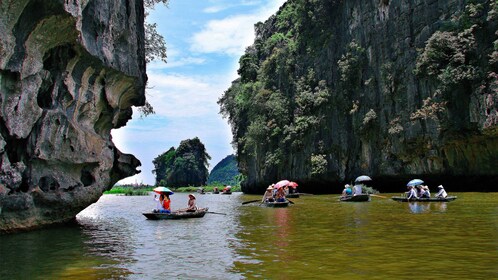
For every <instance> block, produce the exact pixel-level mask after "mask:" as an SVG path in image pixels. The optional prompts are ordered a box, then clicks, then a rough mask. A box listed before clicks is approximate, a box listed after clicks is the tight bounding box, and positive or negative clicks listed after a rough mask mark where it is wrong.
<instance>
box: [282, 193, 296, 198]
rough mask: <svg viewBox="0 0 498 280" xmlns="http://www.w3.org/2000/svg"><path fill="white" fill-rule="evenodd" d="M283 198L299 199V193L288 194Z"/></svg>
mask: <svg viewBox="0 0 498 280" xmlns="http://www.w3.org/2000/svg"><path fill="white" fill-rule="evenodd" d="M285 197H288V198H299V193H290V194H287V195H285Z"/></svg>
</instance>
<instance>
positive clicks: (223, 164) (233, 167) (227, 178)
mask: <svg viewBox="0 0 498 280" xmlns="http://www.w3.org/2000/svg"><path fill="white" fill-rule="evenodd" d="M239 175H240V172H239V168H238V167H237V159H236V158H235V156H234V155H229V156H227V157H226V158H224V159H222V160H221V161H220V162H219V163H218V164H216V166H215V167H214V168H213V170H211V173H210V174H209V178H208V184H222V185H231V186H234V185H238V184H239V182H238V178H239Z"/></svg>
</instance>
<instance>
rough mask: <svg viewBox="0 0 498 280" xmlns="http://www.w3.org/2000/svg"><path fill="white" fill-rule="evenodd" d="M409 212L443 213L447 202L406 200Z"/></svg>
mask: <svg viewBox="0 0 498 280" xmlns="http://www.w3.org/2000/svg"><path fill="white" fill-rule="evenodd" d="M408 207H409V208H410V212H412V213H414V214H420V213H431V212H435V213H443V212H446V209H447V202H432V203H431V202H417V201H414V202H408Z"/></svg>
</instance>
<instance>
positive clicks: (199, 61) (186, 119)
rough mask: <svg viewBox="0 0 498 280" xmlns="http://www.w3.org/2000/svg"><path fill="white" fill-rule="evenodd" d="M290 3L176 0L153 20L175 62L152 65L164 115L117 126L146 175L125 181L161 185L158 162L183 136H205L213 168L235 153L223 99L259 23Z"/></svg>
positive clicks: (152, 93) (151, 92)
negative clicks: (223, 112) (221, 109)
mask: <svg viewBox="0 0 498 280" xmlns="http://www.w3.org/2000/svg"><path fill="white" fill-rule="evenodd" d="M284 2H285V0H170V3H169V6H168V7H164V6H162V5H157V6H156V8H155V9H154V11H152V12H151V14H150V15H149V17H148V21H149V22H156V23H157V29H158V32H159V33H160V34H161V35H162V36H164V38H165V40H166V45H167V48H168V50H167V55H168V59H167V60H168V63H166V64H165V63H162V62H157V61H156V62H152V63H150V64H148V65H147V75H148V77H149V84H148V87H149V89H148V90H147V100H148V101H149V102H150V103H151V104H152V106H153V107H154V109H155V111H156V114H155V115H152V116H149V117H146V118H143V119H141V118H139V117H138V115H139V114H138V113H136V112H135V113H134V115H133V116H134V117H133V119H132V120H130V121H129V122H128V124H127V126H125V127H124V128H120V129H118V130H113V131H112V136H113V141H114V143H115V144H116V146H117V147H118V148H119V149H120V150H121V151H122V152H124V153H131V154H133V155H135V156H136V157H137V158H138V159H139V160H140V161H141V162H142V166H141V167H140V170H142V172H141V173H140V174H138V175H135V176H133V177H129V178H126V179H124V180H121V181H120V183H145V184H154V182H155V180H154V175H153V174H152V169H154V166H153V164H152V160H153V159H154V158H155V157H157V156H158V155H159V154H161V153H163V152H165V151H167V150H168V149H169V148H170V147H173V146H174V147H178V145H179V144H180V141H182V140H185V139H191V138H194V137H199V139H200V140H201V141H202V142H203V143H204V145H205V146H206V150H207V152H208V154H209V155H211V157H212V159H211V161H210V167H209V168H210V169H211V168H213V167H214V166H215V165H216V164H217V163H218V162H219V161H220V160H222V159H223V158H225V157H226V156H227V155H229V154H233V153H234V151H233V148H232V146H231V144H230V143H231V141H232V136H231V132H230V127H229V125H228V124H227V121H226V120H225V119H222V117H221V115H219V107H218V104H217V103H216V102H217V101H218V99H219V97H220V96H221V95H222V94H223V92H224V91H225V90H226V89H228V87H229V86H230V84H231V82H232V81H233V80H235V79H236V78H237V69H238V60H239V58H240V56H241V55H242V54H243V53H244V50H245V48H246V47H247V46H249V45H251V44H252V42H253V41H254V24H255V23H257V22H258V21H265V20H266V19H267V18H268V17H270V16H271V15H272V14H274V13H275V12H276V11H277V10H278V8H279V7H280V6H281V5H282V4H283V3H284Z"/></svg>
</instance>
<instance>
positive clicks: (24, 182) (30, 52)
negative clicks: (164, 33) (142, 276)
mask: <svg viewBox="0 0 498 280" xmlns="http://www.w3.org/2000/svg"><path fill="white" fill-rule="evenodd" d="M143 14H144V11H143V2H142V1H141V0H108V1H97V0H75V1H63V0H50V1H48V0H10V1H9V0H3V1H0V162H1V168H0V231H13V230H19V229H29V228H34V227H39V226H43V225H48V224H54V223H61V222H66V221H69V220H71V219H73V218H74V217H75V216H76V214H77V213H78V212H80V211H81V210H82V209H84V208H85V207H87V206H88V205H90V204H91V203H94V202H96V201H97V200H98V199H99V197H100V196H101V195H102V193H103V192H104V191H105V190H107V189H109V188H111V187H112V185H113V184H114V183H115V182H116V181H118V180H119V179H121V178H124V177H127V176H131V175H134V174H135V173H137V170H136V167H137V166H139V165H140V162H139V161H138V160H137V159H136V158H135V157H133V156H132V155H126V154H122V153H121V152H120V151H119V150H117V149H116V147H115V146H114V144H113V143H112V139H111V136H110V132H111V129H113V128H119V127H122V126H124V125H125V124H126V122H127V120H129V119H130V118H131V115H132V109H131V106H133V105H138V106H140V105H143V104H144V102H145V96H144V89H145V81H146V75H145V54H144V27H143V20H144V18H143Z"/></svg>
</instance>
